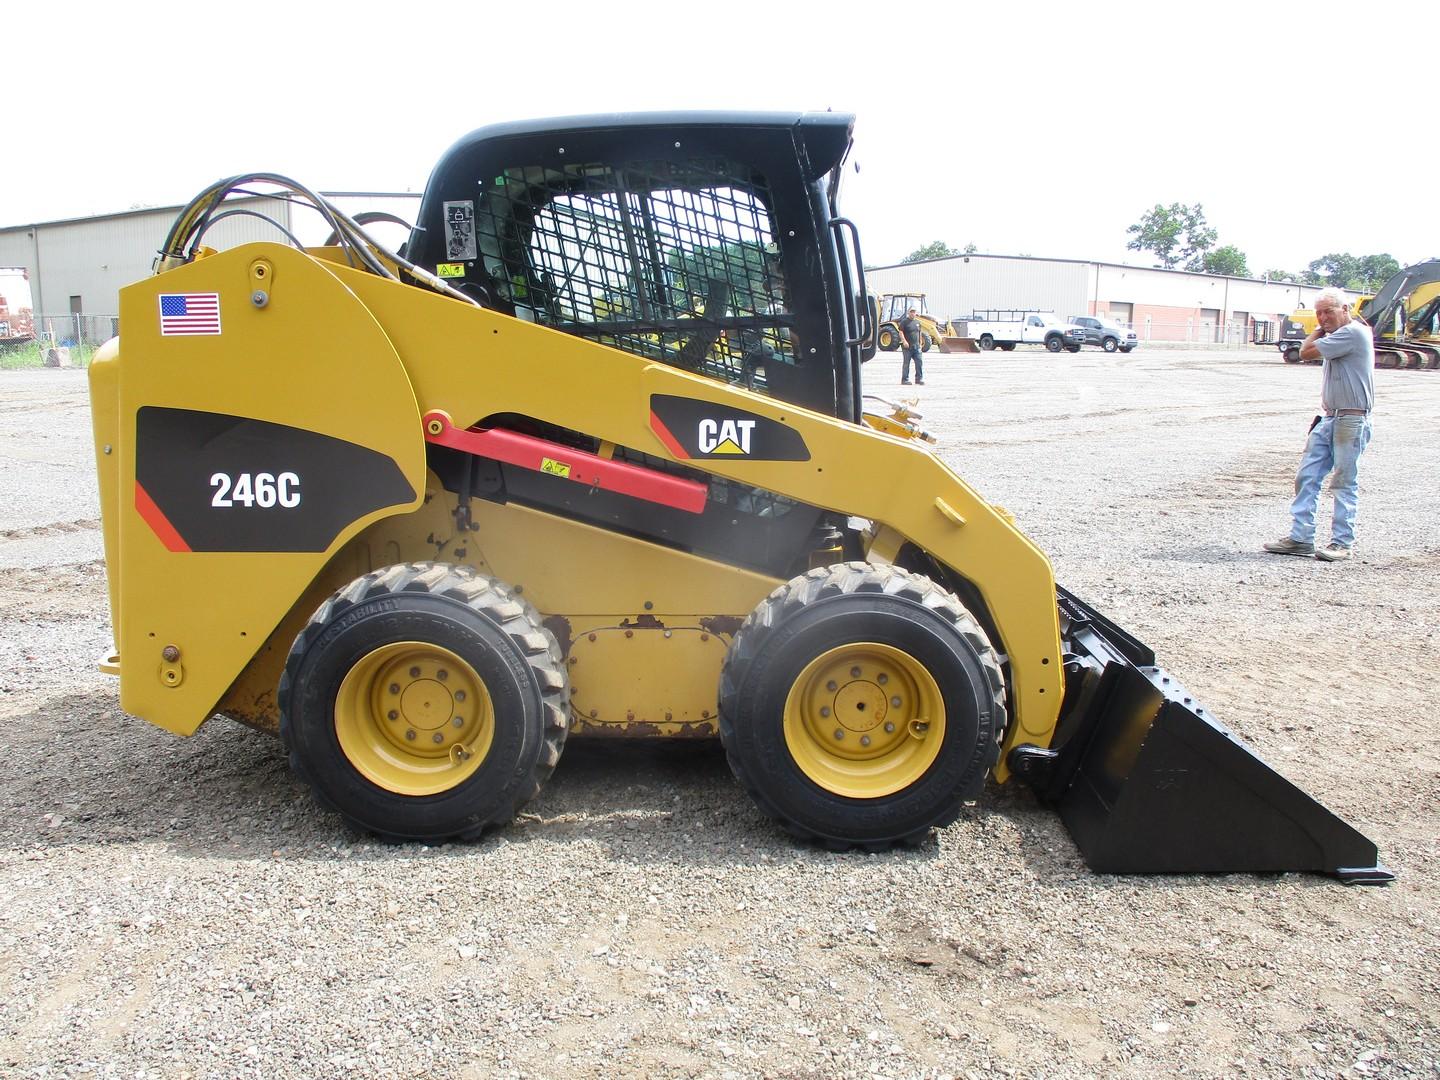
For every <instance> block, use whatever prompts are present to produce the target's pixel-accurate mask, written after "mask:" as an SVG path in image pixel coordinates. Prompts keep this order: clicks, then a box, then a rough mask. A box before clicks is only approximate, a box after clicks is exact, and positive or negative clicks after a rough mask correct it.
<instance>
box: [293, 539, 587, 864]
mask: <svg viewBox="0 0 1440 1080" xmlns="http://www.w3.org/2000/svg"><path fill="white" fill-rule="evenodd" d="M567 699H568V682H567V678H566V675H565V669H564V665H563V664H562V662H561V657H560V648H559V645H558V644H557V643H556V641H555V638H554V636H553V635H552V634H551V633H550V632H549V631H548V630H546V629H545V627H544V626H543V625H542V624H541V622H540V616H539V614H538V613H537V612H536V611H535V609H534V608H532V607H531V606H530V605H528V604H526V603H525V602H524V601H522V600H520V599H519V598H518V597H516V596H515V595H514V594H513V593H511V592H510V590H508V589H507V588H506V587H505V586H503V585H501V584H500V583H498V582H496V581H494V580H492V579H490V578H488V577H486V576H484V575H483V574H480V573H478V572H476V571H473V570H471V569H470V568H468V567H463V566H451V565H448V564H444V563H414V564H408V565H401V566H390V567H386V568H385V569H383V570H377V571H375V572H374V573H370V574H366V575H365V576H364V577H362V578H358V579H356V580H355V581H353V582H351V583H350V584H349V585H347V586H346V587H345V588H344V589H342V590H340V592H338V593H336V594H335V595H334V596H332V597H331V598H330V599H329V600H327V601H326V602H325V603H324V604H323V605H322V606H321V608H320V610H319V611H317V612H316V613H315V615H314V617H313V618H311V620H310V622H309V624H308V625H307V626H306V627H305V629H304V631H302V632H301V634H300V636H299V637H298V638H297V639H296V641H295V645H294V646H293V648H292V649H291V650H290V657H289V659H288V660H287V662H286V665H285V674H284V676H283V677H282V678H281V682H280V698H279V704H280V734H281V737H282V738H283V739H284V742H285V747H286V750H287V751H288V753H289V756H290V764H291V767H292V768H293V769H294V770H295V772H296V773H297V774H298V775H299V776H300V777H301V778H302V779H303V780H305V781H306V782H307V783H308V784H309V785H310V787H311V788H312V789H313V790H314V791H315V793H316V795H317V796H318V797H319V798H320V800H321V801H322V802H323V803H325V804H326V805H327V806H329V807H331V808H333V809H335V810H337V811H338V812H339V813H340V814H341V815H342V816H343V817H344V818H345V819H346V820H347V821H349V822H350V823H351V824H352V825H354V826H356V827H358V828H361V829H366V830H370V831H372V832H375V833H378V834H380V835H382V836H384V837H387V838H389V839H393V840H426V841H437V840H445V839H451V838H459V839H469V838H472V837H475V836H478V835H480V833H482V832H483V831H484V830H485V829H487V828H489V827H491V826H494V825H503V824H505V823H507V822H509V821H511V820H512V819H513V818H514V817H515V814H516V812H517V811H518V810H519V808H520V807H521V806H522V805H524V804H525V803H526V802H528V801H529V800H530V799H532V798H534V796H535V795H536V794H537V793H538V792H539V791H540V787H541V785H542V784H543V783H544V782H545V780H546V779H548V778H549V776H550V773H551V772H552V771H553V770H554V768H555V764H556V762H557V761H559V759H560V751H561V749H562V748H563V746H564V742H565V734H566V716H565V712H564V710H565V708H566V702H567Z"/></svg>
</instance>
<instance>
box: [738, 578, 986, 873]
mask: <svg viewBox="0 0 1440 1080" xmlns="http://www.w3.org/2000/svg"><path fill="white" fill-rule="evenodd" d="M1004 729H1005V698H1004V678H1003V676H1002V674H1001V671H1000V664H999V660H998V658H997V657H996V655H995V650H994V649H993V648H992V647H991V645H990V641H989V639H988V638H987V637H986V636H985V632H984V630H982V629H981V628H980V626H979V624H978V623H977V622H976V621H975V619H974V618H973V617H972V616H971V615H970V613H969V612H968V611H966V610H965V607H964V606H963V605H962V604H961V602H960V601H959V600H958V599H957V598H956V597H955V596H953V595H952V594H950V593H949V592H946V591H945V590H944V589H942V588H941V587H940V586H939V585H937V584H935V582H933V581H931V580H930V579H929V578H927V577H923V576H921V575H919V574H913V573H910V572H909V571H906V570H902V569H900V568H899V567H895V566H871V565H868V564H866V563H841V564H837V565H834V566H828V567H820V568H818V569H815V570H811V571H810V572H809V573H807V574H804V575H802V576H800V577H797V578H794V579H792V580H791V581H790V582H789V583H787V584H786V585H784V586H782V587H781V588H779V589H776V590H775V591H774V592H773V593H771V594H770V596H769V597H767V598H766V599H765V600H764V601H762V602H761V604H760V606H759V607H757V608H756V609H755V610H754V611H753V612H752V613H751V614H750V616H749V618H747V619H746V620H745V623H744V624H743V625H742V626H741V627H740V629H739V631H738V632H737V633H736V635H735V639H734V641H733V642H732V643H731V646H730V651H729V653H728V654H727V655H726V659H725V666H724V668H723V669H722V672H721V680H720V738H721V741H722V742H723V744H724V746H725V752H726V755H727V757H728V759H729V761H730V767H731V769H732V770H733V771H734V773H735V776H736V778H737V779H738V780H739V781H740V783H741V784H742V785H743V786H744V787H745V789H746V790H747V791H748V792H749V793H750V796H751V798H752V799H754V801H755V803H756V805H757V806H758V807H759V808H760V809H761V810H762V811H763V812H764V813H765V814H767V815H768V816H769V817H771V818H773V819H774V820H775V821H777V822H779V823H780V824H781V825H782V826H783V827H784V828H785V829H787V830H788V831H790V832H791V833H792V834H794V835H796V836H798V837H800V838H802V839H806V840H815V841H819V842H821V843H823V844H825V845H826V846H827V847H831V848H834V849H837V850H843V849H845V848H851V847H861V848H865V849H867V850H877V849H880V848H884V847H888V846H890V845H893V844H906V843H917V842H919V841H920V840H922V839H923V838H924V837H925V836H926V835H927V834H928V832H929V830H930V828H931V827H932V826H940V825H946V824H949V823H950V822H952V821H954V820H955V818H956V816H957V815H958V814H959V812H960V808H961V806H962V805H963V803H964V802H965V800H967V799H973V798H974V797H975V796H977V795H978V794H979V792H980V790H981V788H982V786H983V785H984V782H985V776H986V773H987V772H988V771H989V769H990V767H991V766H992V765H993V764H994V763H995V761H996V760H997V758H998V756H999V742H1000V739H1001V737H1002V735H1003V733H1004Z"/></svg>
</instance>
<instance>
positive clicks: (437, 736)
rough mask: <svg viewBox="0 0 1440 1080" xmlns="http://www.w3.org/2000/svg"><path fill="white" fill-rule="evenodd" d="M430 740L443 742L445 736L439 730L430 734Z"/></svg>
mask: <svg viewBox="0 0 1440 1080" xmlns="http://www.w3.org/2000/svg"><path fill="white" fill-rule="evenodd" d="M430 741H431V742H433V743H442V742H444V741H445V736H444V735H441V734H440V732H438V731H437V732H435V734H434V735H431V736H430Z"/></svg>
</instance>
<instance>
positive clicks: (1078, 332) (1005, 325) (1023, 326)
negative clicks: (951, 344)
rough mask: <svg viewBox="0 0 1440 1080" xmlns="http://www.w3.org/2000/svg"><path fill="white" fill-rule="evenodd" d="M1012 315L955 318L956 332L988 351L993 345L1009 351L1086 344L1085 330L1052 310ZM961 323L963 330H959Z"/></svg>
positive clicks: (1075, 347) (1074, 348)
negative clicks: (1023, 346) (1024, 347)
mask: <svg viewBox="0 0 1440 1080" xmlns="http://www.w3.org/2000/svg"><path fill="white" fill-rule="evenodd" d="M1007 314H1009V313H1007ZM1014 316H1015V317H1014V318H1007V319H1000V320H992V319H981V318H970V319H964V320H959V319H957V320H955V326H956V327H957V329H956V333H960V334H963V335H964V336H965V337H968V338H972V339H973V340H975V341H976V342H978V343H979V345H980V348H981V349H984V350H985V351H987V352H988V351H989V350H991V349H994V348H996V347H999V348H1001V349H1004V350H1005V351H1006V352H1009V351H1010V350H1011V349H1013V348H1015V346H1016V345H1044V346H1045V348H1047V349H1049V350H1050V351H1051V352H1059V351H1060V350H1061V349H1065V350H1067V351H1068V352H1079V351H1080V346H1081V345H1083V344H1084V343H1085V331H1084V330H1082V329H1081V328H1080V327H1078V326H1071V325H1070V324H1069V323H1067V322H1065V321H1064V320H1062V319H1059V318H1057V317H1056V316H1055V315H1054V314H1053V313H1052V312H1049V311H1027V312H1015V313H1014ZM962 325H963V329H959V327H961V326H962Z"/></svg>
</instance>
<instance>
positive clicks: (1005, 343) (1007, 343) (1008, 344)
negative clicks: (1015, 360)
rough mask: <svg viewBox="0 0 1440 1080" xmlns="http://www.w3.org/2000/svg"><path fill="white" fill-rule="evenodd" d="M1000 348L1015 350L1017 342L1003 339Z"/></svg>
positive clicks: (1007, 350) (1008, 350)
mask: <svg viewBox="0 0 1440 1080" xmlns="http://www.w3.org/2000/svg"><path fill="white" fill-rule="evenodd" d="M1000 348H1001V349H1003V350H1004V351H1005V352H1014V351H1015V343H1014V342H1013V341H1002V342H1001V343H1000Z"/></svg>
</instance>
